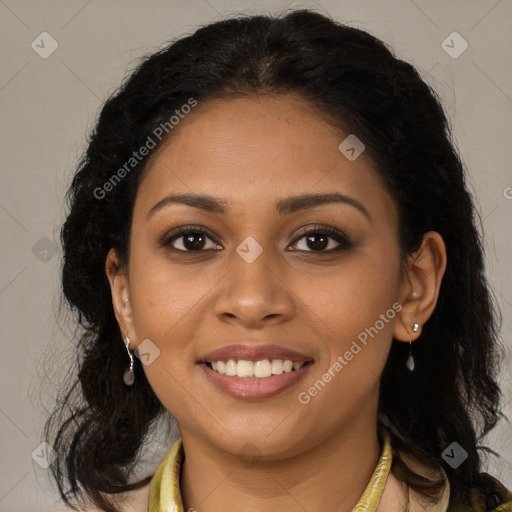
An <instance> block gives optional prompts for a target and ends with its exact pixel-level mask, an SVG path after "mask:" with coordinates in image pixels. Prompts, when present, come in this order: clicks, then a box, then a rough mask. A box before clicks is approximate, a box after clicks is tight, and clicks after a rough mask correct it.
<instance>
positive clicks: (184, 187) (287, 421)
mask: <svg viewBox="0 0 512 512" xmlns="http://www.w3.org/2000/svg"><path fill="white" fill-rule="evenodd" d="M171 135H172V136H171V137H170V139H169V141H168V143H166V144H165V145H164V146H162V147H161V148H160V149H159V150H158V151H157V152H156V153H155V154H154V155H153V156H152V158H151V160H150V161H149V164H148V168H147V172H146V173H145V175H144V178H143V180H142V182H141V184H140V187H139V190H138V193H137V197H136V201H135V206H134V214H133V223H132V231H131V239H130V259H129V266H128V272H127V278H128V279H127V280H126V288H125V289H124V292H123V293H125V299H128V302H127V304H129V306H126V307H129V308H130V313H129V314H128V315H127V317H126V318H127V319H125V320H126V321H125V322H124V323H123V331H124V332H123V334H129V335H130V337H131V338H132V341H133V348H134V347H136V346H138V345H140V344H141V342H143V341H144V340H150V341H144V344H143V345H142V346H141V352H142V354H143V355H142V358H143V362H146V363H149V364H147V365H145V366H144V370H145V372H146V375H147V377H148V379H149V381H150V383H151V386H152V387H153V389H154V391H155V393H156V394H157V396H158V397H159V399H160V400H161V402H162V403H163V405H164V406H165V407H166V408H167V409H168V410H169V411H170V412H171V414H172V415H173V416H174V417H175V418H176V419H177V420H178V423H179V426H180V429H181V432H182V435H183V436H184V437H185V436H188V437H192V436H193V437H195V438H196V439H201V440H202V441H203V442H207V443H208V444H209V445H214V446H217V447H219V448H220V449H222V450H225V451H226V452H231V453H237V452H239V451H240V450H242V449H243V447H244V446H245V445H246V444H247V443H248V442H250V443H251V445H252V446H255V447H256V448H255V449H256V451H257V452H259V453H262V454H263V453H264V454H268V455H269V456H270V455H272V456H274V457H276V458H279V457H281V456H285V455H288V456H289V455H290V454H293V453H296V452H297V451H298V450H305V449H307V448H308V447H312V446H314V445H316V444H318V443H320V442H322V441H324V440H326V439H328V438H329V437H331V436H333V435H338V434H339V433H340V432H343V431H345V432H346V431H347V429H350V430H351V431H353V432H359V431H361V432H362V431H365V430H366V431H367V430H368V429H369V428H373V429H374V428H375V421H376V411H377V399H378V386H379V377H380V375H381V372H382V369H383V367H384V364H385V361H386V357H387V354H388V351H389V349H390V344H391V340H392V337H393V332H394V329H395V328H396V324H399V323H400V319H399V317H400V314H399V313H398V311H399V309H400V305H399V304H400V301H401V300H402V298H403V295H404V293H405V292H404V289H403V286H404V285H403V284H402V282H401V279H400V256H399V246H398V241H397V240H398V231H397V229H398V214H397V208H396V205H395V203H394V201H393V200H392V198H391V196H390V194H389V193H388V192H387V190H386V188H385V187H384V185H383V183H382V181H381V179H380V177H379V175H378V174H377V172H376V171H375V169H374V165H373V163H372V161H371V160H370V159H369V158H368V156H367V154H366V153H365V152H364V151H363V153H362V154H361V155H360V156H358V157H357V158H355V159H354V156H357V149H358V148H356V151H351V150H350V147H352V146H351V145H350V143H349V142H350V139H349V141H348V142H347V143H346V144H347V145H348V151H347V148H345V153H343V152H342V151H341V150H340V149H339V147H338V146H339V145H340V143H342V142H343V141H344V139H345V138H346V137H347V136H348V135H349V133H341V132H340V131H339V130H336V129H334V128H333V127H332V126H330V125H329V124H327V122H326V121H325V120H324V119H323V118H322V117H321V116H320V114H318V113H317V112H316V111H315V110H314V108H313V107H311V106H310V105H309V104H308V103H306V102H304V101H303V100H301V99H300V98H299V97H297V96H294V95H283V96H279V97H270V96H261V97H255V98H237V99H228V100H213V101H209V102H205V103H204V104H199V105H198V106H197V107H196V108H195V109H194V110H193V112H192V113H190V114H189V115H188V116H187V117H185V118H184V119H182V120H181V121H180V124H179V125H178V126H176V127H175V128H174V130H173V132H172V134H171ZM346 155H347V156H346ZM348 157H350V158H348ZM179 195H187V197H188V196H190V197H188V198H185V199H183V200H182V201H181V202H180V201H173V200H172V196H179ZM324 195H329V196H331V198H330V199H329V197H325V196H324ZM334 195H339V196H336V197H337V198H338V199H337V200H334V199H335V197H334ZM195 196H201V197H202V199H199V198H196V199H194V197H195ZM206 196H207V197H206ZM315 197H316V199H315ZM185 203H186V204H185ZM192 203H194V204H195V206H193V204H192ZM181 227H185V228H186V229H185V232H184V233H181V234H176V231H177V230H178V228H181ZM314 228H316V231H317V232H316V233H312V234H310V235H309V236H307V233H309V232H310V231H311V230H312V229H314ZM197 232H200V233H199V234H197ZM194 233H195V234H194ZM304 235H306V236H304ZM121 278H122V276H121ZM393 305H394V306H393ZM269 345H272V347H269ZM219 350H220V352H217V351H219ZM158 351H159V353H158ZM214 352H217V354H213V353H214ZM229 359H233V360H234V361H235V364H233V363H228V362H227V361H228V360H229ZM287 359H289V360H291V361H292V363H293V362H296V363H305V364H304V365H303V366H302V368H300V369H299V370H298V371H291V372H290V371H285V370H289V367H288V366H289V363H285V362H284V361H285V360H287ZM238 360H242V363H240V364H238V363H237V361H238ZM267 360H268V362H267ZM280 360H281V361H283V362H282V363H281V364H280V363H279V361H280ZM217 361H221V362H222V363H227V365H226V366H227V368H226V370H225V371H227V372H228V373H233V372H234V371H239V372H240V373H241V374H242V375H244V372H247V373H246V375H249V374H250V375H252V377H240V376H238V374H237V375H234V376H233V375H222V374H221V373H219V371H218V370H219V369H220V370H222V366H223V365H222V363H221V364H219V366H218V367H217V371H215V370H214V369H213V368H212V367H210V366H215V365H210V364H207V363H216V362H217ZM243 361H246V362H243ZM247 361H248V362H247ZM255 361H263V362H260V363H257V364H256V365H255V364H254V362H255ZM336 362H338V364H336ZM283 367H284V369H283ZM255 369H257V370H255ZM254 371H257V374H258V375H262V377H255V376H254ZM272 371H274V372H276V374H273V375H272V376H270V377H269V376H268V375H269V373H272ZM280 371H281V372H282V373H279V372H280ZM260 372H261V373H260ZM326 375H327V376H326ZM329 375H330V378H329ZM319 381H321V382H319ZM315 383H316V384H315ZM135 385H137V384H135ZM315 390H316V391H315Z"/></svg>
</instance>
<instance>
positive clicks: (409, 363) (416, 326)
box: [406, 323, 420, 372]
mask: <svg viewBox="0 0 512 512" xmlns="http://www.w3.org/2000/svg"><path fill="white" fill-rule="evenodd" d="M419 328H420V324H417V323H414V324H413V325H412V330H413V332H418V329H419ZM406 365H407V369H408V370H409V371H410V372H413V371H414V367H415V363H414V357H413V355H412V341H409V357H408V358H407V362H406Z"/></svg>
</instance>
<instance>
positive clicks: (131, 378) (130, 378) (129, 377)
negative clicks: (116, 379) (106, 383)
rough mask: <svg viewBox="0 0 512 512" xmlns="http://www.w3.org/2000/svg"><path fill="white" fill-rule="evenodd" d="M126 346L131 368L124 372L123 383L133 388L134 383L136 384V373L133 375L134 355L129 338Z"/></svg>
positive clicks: (126, 337) (126, 340)
mask: <svg viewBox="0 0 512 512" xmlns="http://www.w3.org/2000/svg"><path fill="white" fill-rule="evenodd" d="M124 344H125V345H126V351H127V352H128V357H129V358H130V366H129V367H128V368H126V370H125V372H124V375H123V381H124V383H125V384H126V385H127V386H133V383H134V382H135V373H133V354H132V353H131V352H130V338H128V336H125V338H124Z"/></svg>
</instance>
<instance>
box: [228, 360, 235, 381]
mask: <svg viewBox="0 0 512 512" xmlns="http://www.w3.org/2000/svg"><path fill="white" fill-rule="evenodd" d="M226 375H229V376H230V377H233V376H234V375H236V362H235V361H234V360H233V359H230V360H229V361H228V362H227V363H226Z"/></svg>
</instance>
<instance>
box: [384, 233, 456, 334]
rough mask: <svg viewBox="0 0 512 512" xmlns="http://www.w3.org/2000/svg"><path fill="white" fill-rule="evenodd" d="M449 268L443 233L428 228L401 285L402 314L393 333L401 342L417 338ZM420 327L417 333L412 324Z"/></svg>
mask: <svg viewBox="0 0 512 512" xmlns="http://www.w3.org/2000/svg"><path fill="white" fill-rule="evenodd" d="M445 269H446V246H445V244H444V240H443V238H442V237H441V235H440V234H439V233H437V232H435V231H429V232H427V233H425V234H424V235H423V240H422V243H421V246H420V248H419V249H418V250H417V251H416V252H415V253H414V254H413V255H411V256H410V257H409V258H408V264H407V269H406V270H405V274H404V276H403V279H402V284H401V285H400V297H399V302H400V304H402V309H401V311H400V316H399V318H398V321H397V322H396V324H395V329H394V333H393V336H394V338H395V339H397V340H399V341H407V342H409V341H414V340H415V339H417V338H418V337H419V336H420V334H421V329H422V327H423V326H424V325H425V323H426V322H427V321H428V319H429V318H430V316H431V315H432V313H433V311H434V308H435V306H436V304H437V298H438V296H439V289H440V288H441V280H442V279H443V275H444V272H445ZM415 323H417V324H419V325H420V328H419V329H418V330H417V331H416V332H414V331H413V324H415Z"/></svg>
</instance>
